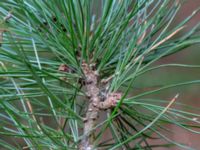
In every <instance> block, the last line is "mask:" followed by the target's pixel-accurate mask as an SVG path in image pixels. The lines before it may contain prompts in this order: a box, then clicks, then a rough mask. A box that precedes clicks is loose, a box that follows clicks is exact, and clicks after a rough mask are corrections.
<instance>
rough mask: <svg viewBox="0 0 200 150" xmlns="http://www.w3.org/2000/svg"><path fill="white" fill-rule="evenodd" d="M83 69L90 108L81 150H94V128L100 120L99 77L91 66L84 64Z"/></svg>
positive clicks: (87, 113)
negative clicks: (98, 119)
mask: <svg viewBox="0 0 200 150" xmlns="http://www.w3.org/2000/svg"><path fill="white" fill-rule="evenodd" d="M82 69H83V72H84V74H85V78H86V79H85V82H86V83H85V86H86V90H87V94H88V97H89V106H88V109H87V112H86V117H85V120H84V128H83V136H84V137H83V139H82V141H81V145H80V149H81V150H92V149H93V148H94V145H93V140H94V139H93V138H94V135H93V134H94V132H93V128H94V127H95V125H96V121H97V118H98V112H99V108H98V105H99V101H100V100H99V97H98V94H99V88H98V85H97V83H98V81H97V80H98V76H97V74H96V73H95V71H93V70H91V69H90V68H89V65H88V64H86V63H83V64H82Z"/></svg>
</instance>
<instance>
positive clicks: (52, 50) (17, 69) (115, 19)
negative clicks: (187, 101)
mask: <svg viewBox="0 0 200 150" xmlns="http://www.w3.org/2000/svg"><path fill="white" fill-rule="evenodd" d="M183 3H184V2H183V1H179V0H174V1H172V0H1V1H0V13H1V15H0V20H1V22H0V44H1V47H0V66H1V67H0V120H1V122H0V135H1V137H2V138H1V139H0V145H1V147H3V149H10V150H15V149H31V150H35V149H37V150H40V149H41V150H43V149H51V150H56V149H57V150H61V149H70V150H72V149H79V148H80V145H81V143H82V144H83V143H84V142H83V141H84V139H85V140H88V138H90V140H91V139H92V142H91V141H90V143H89V144H92V146H91V147H92V149H110V150H113V149H128V150H129V149H148V150H149V149H154V148H157V147H171V146H178V147H180V148H181V149H192V148H190V147H189V146H187V145H185V144H184V143H178V142H176V141H174V140H172V139H170V138H169V137H168V133H170V132H171V131H169V130H168V129H166V128H165V126H166V125H174V126H177V127H180V128H183V129H185V130H188V131H189V132H191V133H194V134H199V133H200V132H199V131H198V128H199V127H200V122H199V121H198V120H197V119H194V118H198V117H199V116H200V113H199V112H200V110H199V109H198V108H194V107H190V106H186V105H184V104H181V99H179V101H178V102H177V101H176V100H177V99H178V94H177V95H176V94H174V95H169V99H168V100H163V99H159V98H158V97H154V98H152V97H151V98H150V97H148V96H151V95H152V94H156V93H159V92H160V91H164V90H166V89H170V88H174V87H179V86H185V85H193V84H199V83H200V80H191V81H182V82H179V83H173V84H170V85H162V86H161V87H158V88H155V89H150V90H148V91H144V92H141V93H139V94H134V92H135V90H136V87H135V82H136V81H137V79H138V78H139V77H141V76H142V75H144V74H145V73H147V72H150V71H154V70H156V69H160V68H163V67H177V68H185V69H187V68H199V67H200V66H198V65H186V64H163V65H155V64H154V63H155V62H156V61H158V60H160V59H161V58H163V57H165V56H168V55H171V54H174V53H176V52H179V51H181V50H184V49H185V48H187V47H190V46H191V45H196V44H199V42H200V36H199V27H200V24H197V25H195V26H194V27H193V28H192V29H190V31H188V32H182V31H183V30H185V29H186V28H187V23H188V22H190V20H191V19H192V18H193V17H194V16H195V15H196V14H197V13H198V11H199V10H194V11H193V13H192V14H191V15H189V16H185V18H184V19H183V20H182V21H180V22H179V23H177V24H176V25H173V22H174V20H175V18H176V16H177V13H178V12H179V11H180V9H181V6H182V5H183ZM84 68H86V69H89V73H91V74H89V73H88V72H86V70H84ZM87 73H88V74H87ZM92 73H94V74H93V75H95V77H96V82H97V83H96V84H95V85H96V88H97V91H98V93H97V94H98V95H97V94H96V96H97V97H98V99H99V102H100V103H102V105H101V107H102V108H104V109H103V110H102V109H98V110H97V113H98V114H97V115H99V116H101V118H100V119H98V118H97V117H95V118H94V120H95V123H94V124H92V128H91V129H90V131H88V132H89V135H87V134H85V133H84V131H83V130H84V127H85V125H86V123H85V122H87V121H88V120H87V119H88V118H86V120H85V116H86V114H87V113H88V112H90V110H89V109H88V107H89V105H90V100H89V99H90V97H91V94H93V93H94V91H93V92H92V91H90V93H89V94H90V95H88V88H90V87H89V86H87V85H89V84H91V83H89V79H88V78H89V77H91V78H93V76H92ZM90 75H91V76H90ZM91 80H94V79H91ZM93 90H94V89H93ZM113 93H114V96H113V95H112V94H113ZM175 93H176V91H175ZM117 94H118V95H117ZM179 94H181V93H179ZM94 95H95V94H94ZM109 95H112V96H113V97H111V98H112V99H111V98H110V99H111V101H108V100H109ZM116 95H117V96H116ZM116 97H117V98H116ZM114 98H116V99H114ZM169 100H170V101H169ZM104 102H107V103H105V104H104ZM111 103H112V104H111ZM172 105H173V106H174V107H171V106H172ZM179 106H181V107H182V108H185V109H184V110H182V109H178V108H179ZM99 107H100V106H99ZM193 110H195V112H194V111H193ZM102 116H103V117H102ZM177 134H178V133H177ZM89 136H92V138H91V137H89ZM158 139H160V140H161V141H163V142H159V143H162V144H160V145H159V144H156V145H155V144H152V141H154V140H155V141H156V140H158Z"/></svg>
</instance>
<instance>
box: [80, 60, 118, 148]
mask: <svg viewBox="0 0 200 150" xmlns="http://www.w3.org/2000/svg"><path fill="white" fill-rule="evenodd" d="M82 69H83V72H84V75H85V86H86V90H87V95H88V99H89V104H88V108H87V111H86V117H85V119H84V127H83V139H82V141H81V143H80V150H92V149H94V147H95V145H93V143H94V137H95V135H94V134H95V129H94V127H95V126H96V123H97V119H98V114H99V111H100V110H101V109H109V108H111V107H113V106H115V105H116V103H117V101H118V100H119V99H121V93H111V94H108V95H107V96H106V99H105V101H103V102H101V101H100V97H99V93H100V90H99V87H98V75H97V73H96V72H95V71H94V70H92V69H91V68H90V67H89V65H88V64H86V63H85V62H83V63H82Z"/></svg>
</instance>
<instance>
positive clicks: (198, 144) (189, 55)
mask: <svg viewBox="0 0 200 150" xmlns="http://www.w3.org/2000/svg"><path fill="white" fill-rule="evenodd" d="M185 2H186V3H185V4H184V5H183V7H182V8H181V11H179V13H178V15H177V17H176V19H175V21H174V24H176V23H178V22H180V21H181V20H183V19H184V18H185V17H186V16H188V15H190V14H191V13H192V12H193V11H194V10H195V9H197V8H199V7H200V0H185ZM199 22H200V13H198V14H197V15H196V16H195V17H194V18H193V19H192V20H191V21H190V23H188V26H187V27H186V28H185V29H184V30H182V32H188V30H190V29H191V28H192V27H193V26H194V25H195V24H197V23H199ZM166 63H180V64H190V65H200V45H198V46H192V47H190V48H187V49H184V50H183V51H181V52H178V53H176V54H174V55H171V56H168V57H165V58H163V59H162V60H160V61H158V62H157V63H156V64H166ZM198 79H200V69H199V68H195V69H194V68H193V69H188V68H186V69H184V68H175V67H172V68H169V67H168V68H167V67H165V68H162V69H158V70H154V71H152V72H149V73H147V74H145V75H144V76H143V77H141V79H138V80H137V84H136V86H138V87H139V88H141V89H138V92H141V91H140V90H142V88H144V89H143V90H145V88H146V87H149V88H153V87H156V86H162V85H164V84H173V83H178V82H182V81H190V80H198ZM177 93H179V94H180V96H179V98H178V100H177V102H178V101H179V102H183V103H184V104H186V105H188V106H189V105H190V106H195V107H200V85H194V84H193V85H190V86H189V85H187V86H181V87H178V88H171V89H169V90H164V91H163V92H160V93H159V94H156V95H152V98H155V97H156V96H157V97H159V98H161V99H170V98H171V97H173V96H174V95H176V94H177ZM148 97H149V96H148ZM194 111H195V110H194ZM198 113H199V112H198ZM193 119H195V120H199V121H200V118H193ZM166 128H168V129H170V130H171V131H172V133H171V134H170V135H169V136H168V137H170V138H172V139H173V140H174V141H176V142H180V143H184V144H186V145H188V146H190V147H192V148H194V149H196V150H200V135H197V134H195V133H191V132H189V131H186V130H183V129H181V128H178V127H175V126H173V125H171V126H167V127H166ZM199 131H200V130H199ZM153 142H155V141H153ZM159 143H160V141H157V142H155V144H159ZM167 149H169V148H167ZM155 150H166V149H165V148H155ZM170 150H180V148H177V147H175V148H170Z"/></svg>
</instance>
